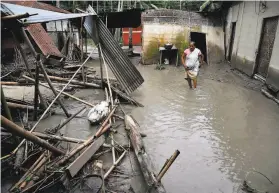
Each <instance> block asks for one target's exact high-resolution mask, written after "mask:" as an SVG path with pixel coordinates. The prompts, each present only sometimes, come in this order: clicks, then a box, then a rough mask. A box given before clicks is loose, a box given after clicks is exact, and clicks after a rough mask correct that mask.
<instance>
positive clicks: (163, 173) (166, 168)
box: [157, 150, 180, 182]
mask: <svg viewBox="0 0 279 193" xmlns="http://www.w3.org/2000/svg"><path fill="white" fill-rule="evenodd" d="M179 154H180V151H178V150H176V151H175V152H174V154H173V155H172V156H171V157H170V159H169V160H168V161H167V163H166V164H165V166H164V167H163V168H162V170H161V172H160V173H159V174H158V176H157V181H158V182H160V181H161V179H162V177H163V176H164V175H165V173H166V172H167V171H168V169H169V168H170V166H171V165H172V164H173V162H174V161H175V159H176V158H177V157H178V156H179Z"/></svg>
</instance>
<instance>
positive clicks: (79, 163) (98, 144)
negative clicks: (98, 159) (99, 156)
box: [66, 136, 105, 178]
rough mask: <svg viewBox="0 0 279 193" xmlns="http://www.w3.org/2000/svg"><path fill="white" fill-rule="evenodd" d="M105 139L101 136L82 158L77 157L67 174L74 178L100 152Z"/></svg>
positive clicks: (85, 151) (86, 150)
mask: <svg viewBox="0 0 279 193" xmlns="http://www.w3.org/2000/svg"><path fill="white" fill-rule="evenodd" d="M104 142H105V137H104V136H101V137H99V138H98V139H97V140H95V141H94V142H93V143H92V144H91V145H89V146H88V147H87V148H86V149H85V150H84V152H83V153H82V154H80V156H78V157H77V159H76V160H75V161H73V162H72V163H71V164H70V165H69V166H68V167H67V169H66V171H67V173H68V174H69V175H70V176H71V177H72V178H73V177H74V176H75V175H76V174H77V173H78V172H79V170H80V169H81V168H82V167H83V166H84V165H85V164H86V163H87V162H88V161H89V159H90V158H91V157H92V156H93V155H94V154H95V153H96V152H97V151H98V149H99V148H100V147H101V146H102V145H103V144H104Z"/></svg>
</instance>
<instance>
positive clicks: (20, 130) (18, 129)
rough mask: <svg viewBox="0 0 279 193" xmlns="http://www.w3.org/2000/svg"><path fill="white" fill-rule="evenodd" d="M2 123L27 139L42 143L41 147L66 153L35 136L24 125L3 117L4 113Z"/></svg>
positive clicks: (59, 153) (58, 152) (61, 153)
mask: <svg viewBox="0 0 279 193" xmlns="http://www.w3.org/2000/svg"><path fill="white" fill-rule="evenodd" d="M1 123H2V124H3V125H5V126H6V127H5V128H7V129H9V130H10V131H11V132H13V133H15V134H17V135H19V136H21V137H23V138H25V139H27V140H30V141H32V142H33V143H36V144H38V145H40V146H41V147H44V148H46V149H47V150H49V151H51V152H53V153H56V154H58V155H63V154H65V153H64V152H63V151H62V150H60V149H58V148H56V147H54V146H52V145H50V144H49V143H48V142H47V141H45V140H43V139H41V138H39V137H37V136H35V135H34V134H32V133H31V132H29V131H26V130H25V129H23V128H22V127H20V126H18V125H17V124H15V123H13V122H12V121H10V120H8V119H7V118H5V117H3V116H2V115H1Z"/></svg>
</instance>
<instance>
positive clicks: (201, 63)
mask: <svg viewBox="0 0 279 193" xmlns="http://www.w3.org/2000/svg"><path fill="white" fill-rule="evenodd" d="M199 59H200V66H201V65H203V61H204V55H203V54H202V53H201V54H200V55H199Z"/></svg>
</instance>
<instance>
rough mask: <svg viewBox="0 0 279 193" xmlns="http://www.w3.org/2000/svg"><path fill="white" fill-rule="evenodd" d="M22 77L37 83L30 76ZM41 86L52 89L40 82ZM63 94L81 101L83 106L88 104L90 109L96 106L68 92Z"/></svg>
mask: <svg viewBox="0 0 279 193" xmlns="http://www.w3.org/2000/svg"><path fill="white" fill-rule="evenodd" d="M22 77H23V78H25V79H27V80H30V81H32V82H34V81H35V80H34V79H32V78H30V77H28V76H25V75H23V76H22ZM39 84H40V85H41V86H43V87H45V88H48V89H50V87H49V86H47V85H45V84H42V83H40V82H39ZM56 91H57V92H61V90H58V89H56ZM62 94H63V95H65V96H68V97H70V98H72V99H75V100H77V101H79V102H82V103H83V104H86V105H88V106H90V107H94V106H95V105H93V104H91V103H88V102H86V101H84V100H82V99H79V98H77V97H75V96H73V95H70V94H68V93H66V92H62Z"/></svg>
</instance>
